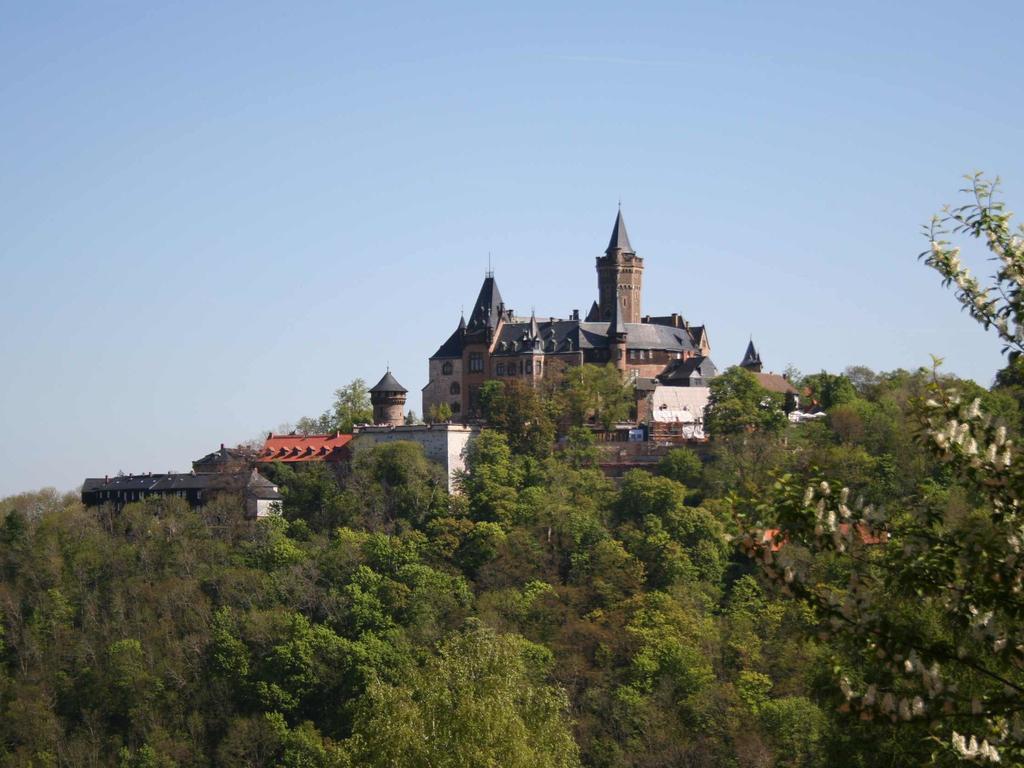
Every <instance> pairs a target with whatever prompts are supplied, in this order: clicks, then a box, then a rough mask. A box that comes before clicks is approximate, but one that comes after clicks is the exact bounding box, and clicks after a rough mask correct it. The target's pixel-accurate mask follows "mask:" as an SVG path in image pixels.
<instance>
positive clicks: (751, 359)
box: [740, 339, 761, 373]
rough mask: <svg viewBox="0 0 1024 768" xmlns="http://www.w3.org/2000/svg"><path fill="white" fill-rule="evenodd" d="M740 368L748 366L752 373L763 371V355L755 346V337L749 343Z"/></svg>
mask: <svg viewBox="0 0 1024 768" xmlns="http://www.w3.org/2000/svg"><path fill="white" fill-rule="evenodd" d="M740 368H746V369H747V370H748V371H750V372H751V373H760V372H761V355H760V354H759V353H758V351H757V350H756V349H755V348H754V340H753V339H751V340H750V343H749V344H747V351H746V354H744V355H743V362H741V363H740Z"/></svg>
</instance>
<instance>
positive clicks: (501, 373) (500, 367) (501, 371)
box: [496, 363, 505, 376]
mask: <svg viewBox="0 0 1024 768" xmlns="http://www.w3.org/2000/svg"><path fill="white" fill-rule="evenodd" d="M496 375H498V376H504V375H505V364H504V363H498V368H497V371H496Z"/></svg>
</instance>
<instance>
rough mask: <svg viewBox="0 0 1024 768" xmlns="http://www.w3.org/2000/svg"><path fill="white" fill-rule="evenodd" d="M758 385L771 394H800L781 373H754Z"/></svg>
mask: <svg viewBox="0 0 1024 768" xmlns="http://www.w3.org/2000/svg"><path fill="white" fill-rule="evenodd" d="M753 376H754V378H755V379H757V383H758V384H760V385H761V386H762V387H764V388H765V389H767V390H768V391H769V392H779V393H781V394H784V395H787V394H789V395H796V394H799V393H798V392H797V391H796V387H794V386H793V384H792V383H791V382H790V380H789V379H787V378H786V377H785V376H783V375H782V374H781V373H753Z"/></svg>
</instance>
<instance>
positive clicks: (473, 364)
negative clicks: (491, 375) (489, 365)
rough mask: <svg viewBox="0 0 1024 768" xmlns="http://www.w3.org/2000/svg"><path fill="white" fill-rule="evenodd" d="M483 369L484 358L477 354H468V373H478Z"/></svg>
mask: <svg viewBox="0 0 1024 768" xmlns="http://www.w3.org/2000/svg"><path fill="white" fill-rule="evenodd" d="M483 369H484V356H483V355H482V354H480V353H479V352H470V353H469V371H470V373H480V372H481V371H483Z"/></svg>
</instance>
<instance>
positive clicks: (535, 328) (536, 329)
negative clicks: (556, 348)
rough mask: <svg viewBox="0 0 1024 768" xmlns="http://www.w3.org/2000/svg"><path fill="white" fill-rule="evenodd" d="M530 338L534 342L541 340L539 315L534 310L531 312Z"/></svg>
mask: <svg viewBox="0 0 1024 768" xmlns="http://www.w3.org/2000/svg"><path fill="white" fill-rule="evenodd" d="M530 338H531V339H534V340H536V339H539V338H540V326H539V325H537V313H536V312H535V311H533V310H530Z"/></svg>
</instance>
